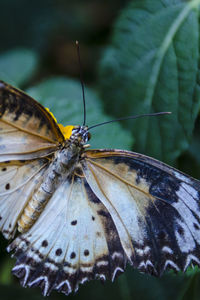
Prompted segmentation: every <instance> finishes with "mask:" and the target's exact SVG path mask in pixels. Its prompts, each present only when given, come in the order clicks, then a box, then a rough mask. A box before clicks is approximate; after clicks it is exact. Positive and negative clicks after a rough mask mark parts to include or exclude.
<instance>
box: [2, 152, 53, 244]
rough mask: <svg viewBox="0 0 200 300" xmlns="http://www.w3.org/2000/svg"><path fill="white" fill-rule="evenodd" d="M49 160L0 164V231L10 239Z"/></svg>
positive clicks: (41, 159)
mask: <svg viewBox="0 0 200 300" xmlns="http://www.w3.org/2000/svg"><path fill="white" fill-rule="evenodd" d="M48 164H49V160H48V159H45V158H39V159H37V160H28V161H11V162H9V163H8V162H6V163H0V231H1V232H2V233H3V235H4V237H5V238H7V239H8V238H12V237H13V236H14V234H15V232H16V229H17V221H18V220H19V218H20V216H21V214H22V212H23V210H24V208H25V206H26V205H27V202H28V201H29V200H30V198H31V197H32V195H33V194H34V192H35V189H37V187H38V186H39V185H40V184H41V181H42V179H43V174H44V172H45V170H46V169H47V167H48Z"/></svg>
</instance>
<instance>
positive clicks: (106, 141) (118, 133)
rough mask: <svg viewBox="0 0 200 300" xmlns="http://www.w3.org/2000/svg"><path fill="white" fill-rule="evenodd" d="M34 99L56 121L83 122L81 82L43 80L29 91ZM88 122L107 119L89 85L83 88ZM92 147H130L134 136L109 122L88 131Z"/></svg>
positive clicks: (71, 123)
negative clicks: (46, 109)
mask: <svg viewBox="0 0 200 300" xmlns="http://www.w3.org/2000/svg"><path fill="white" fill-rule="evenodd" d="M28 94H30V95H31V96H32V97H33V98H35V99H36V100H38V101H40V102H41V103H42V104H43V105H44V106H45V107H48V108H49V109H50V111H51V112H53V114H54V115H55V117H56V118H57V120H58V123H62V124H63V125H64V126H66V125H79V124H82V122H83V104H82V91H81V86H80V82H78V81H75V80H71V79H64V78H54V79H51V80H46V81H44V82H43V83H41V84H38V85H37V86H35V87H33V88H30V89H29V90H28ZM85 94H86V109H87V124H88V125H89V126H92V125H94V124H97V123H100V122H104V121H108V120H110V117H108V116H106V115H105V114H103V110H102V106H101V102H100V99H99V98H98V95H97V94H96V92H95V91H94V90H92V89H90V88H86V89H85ZM91 134H92V135H93V138H92V139H91V146H92V148H112V147H113V148H123V149H130V147H131V144H132V142H133V139H132V137H131V135H130V133H129V132H127V131H126V130H124V129H122V128H121V126H120V124H118V123H112V124H109V125H104V126H102V127H101V126H100V127H97V128H94V129H92V130H91Z"/></svg>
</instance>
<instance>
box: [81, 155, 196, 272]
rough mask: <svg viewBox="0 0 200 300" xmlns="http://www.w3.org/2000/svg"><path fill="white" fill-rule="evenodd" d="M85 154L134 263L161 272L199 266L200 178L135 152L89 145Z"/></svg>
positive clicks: (93, 183) (90, 177)
mask: <svg viewBox="0 0 200 300" xmlns="http://www.w3.org/2000/svg"><path fill="white" fill-rule="evenodd" d="M84 156H85V159H83V160H82V165H83V170H84V175H85V177H86V180H87V182H88V184H89V186H90V188H91V189H92V191H93V193H94V194H95V195H96V196H97V198H98V199H99V200H100V201H101V203H102V204H103V205H104V206H105V207H106V209H107V210H108V212H109V214H110V216H111V218H112V220H113V222H114V225H115V227H116V229H117V233H118V235H119V240H120V242H121V244H122V246H123V250H124V252H125V255H126V256H127V258H128V260H129V262H130V263H131V264H132V265H133V266H134V267H136V268H138V269H139V270H141V271H143V272H146V273H151V274H155V275H160V274H162V272H163V271H164V270H165V269H167V268H172V269H174V270H176V271H179V270H186V269H187V267H188V266H189V265H190V263H191V262H192V263H193V264H197V265H200V205H199V204H200V182H199V181H197V180H195V179H193V178H190V177H189V176H187V175H185V174H183V173H181V172H179V171H177V170H175V169H173V168H171V167H169V166H167V165H165V164H163V163H161V162H159V161H157V160H154V159H151V158H149V157H146V156H144V155H140V154H137V153H133V152H128V151H120V150H113V151H110V150H91V151H87V152H85V154H84Z"/></svg>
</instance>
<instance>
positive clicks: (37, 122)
mask: <svg viewBox="0 0 200 300" xmlns="http://www.w3.org/2000/svg"><path fill="white" fill-rule="evenodd" d="M63 141H64V137H63V134H62V133H61V131H60V129H59V127H58V125H57V123H56V122H55V121H54V119H53V118H52V116H51V115H50V113H49V112H48V111H47V110H46V109H45V108H44V107H43V106H42V105H40V104H39V103H38V102H36V101H35V100H34V99H32V98H31V97H29V96H28V95H26V94H25V93H23V92H22V91H20V90H18V89H15V88H13V87H11V86H10V85H8V84H6V83H4V82H2V81H0V161H6V160H17V159H33V158H38V157H42V156H47V155H48V154H50V153H52V152H54V151H55V150H56V149H57V148H58V146H59V145H60V144H61V143H62V142H63Z"/></svg>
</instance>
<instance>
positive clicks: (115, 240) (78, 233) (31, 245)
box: [8, 175, 126, 295]
mask: <svg viewBox="0 0 200 300" xmlns="http://www.w3.org/2000/svg"><path fill="white" fill-rule="evenodd" d="M8 250H9V251H11V250H15V254H14V256H15V257H16V259H17V261H16V265H15V267H14V268H13V273H14V274H15V275H16V276H18V277H19V278H20V280H21V284H22V285H23V286H26V285H28V286H31V287H32V286H40V287H41V288H42V293H43V295H48V294H49V293H50V292H51V290H52V289H56V290H58V291H60V292H63V293H65V294H69V293H70V292H72V291H76V290H77V289H78V286H79V284H80V283H81V284H83V283H84V282H86V281H88V280H91V279H95V278H96V279H101V280H105V279H107V278H109V279H112V280H114V278H115V277H116V275H118V274H119V273H120V272H123V270H124V267H125V264H126V255H124V251H123V248H122V245H121V243H120V240H119V235H118V232H117V230H116V226H115V225H114V223H113V220H112V218H111V216H110V214H109V212H108V210H107V209H106V208H105V207H104V205H102V203H101V202H100V201H99V199H98V198H97V197H96V196H95V195H94V193H93V192H92V190H91V189H90V187H89V186H88V184H87V182H86V180H85V178H84V177H82V176H81V177H79V176H76V175H74V176H72V178H69V179H68V180H67V181H66V182H64V183H63V184H62V185H61V186H60V187H59V188H58V189H57V190H56V191H55V193H54V194H53V196H52V198H51V199H50V200H49V202H48V204H47V205H46V207H45V209H44V211H43V212H42V214H41V215H40V217H39V219H38V220H37V221H36V223H35V224H34V225H33V226H32V228H30V230H29V231H28V232H27V233H25V234H23V235H20V236H19V237H18V238H17V239H16V240H15V241H14V242H12V244H11V245H10V246H9V249H8Z"/></svg>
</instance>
